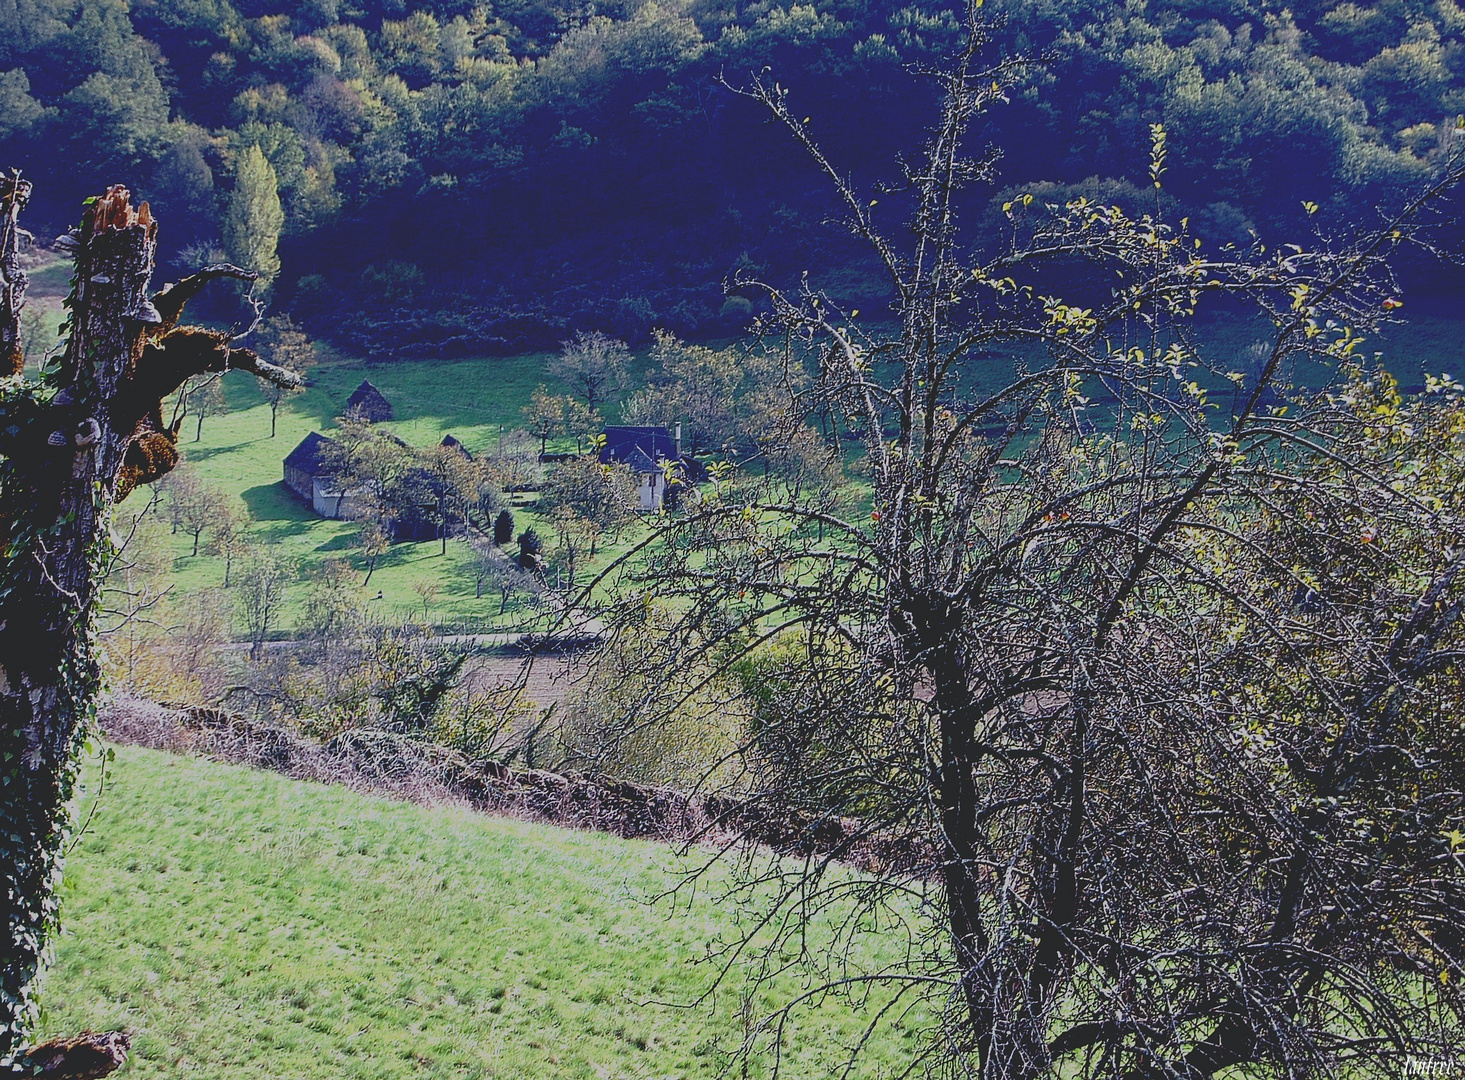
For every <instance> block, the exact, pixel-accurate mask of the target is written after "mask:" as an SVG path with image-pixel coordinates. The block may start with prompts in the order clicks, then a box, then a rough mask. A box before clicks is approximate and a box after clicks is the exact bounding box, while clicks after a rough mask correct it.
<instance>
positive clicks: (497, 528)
mask: <svg viewBox="0 0 1465 1080" xmlns="http://www.w3.org/2000/svg"><path fill="white" fill-rule="evenodd" d="M513 538H514V512H513V511H512V510H500V511H499V513H498V517H496V518H494V519H493V542H494V543H495V544H497V545H498V546H499V547H506V546H507V545H508V543H509V541H510V540H512V539H513Z"/></svg>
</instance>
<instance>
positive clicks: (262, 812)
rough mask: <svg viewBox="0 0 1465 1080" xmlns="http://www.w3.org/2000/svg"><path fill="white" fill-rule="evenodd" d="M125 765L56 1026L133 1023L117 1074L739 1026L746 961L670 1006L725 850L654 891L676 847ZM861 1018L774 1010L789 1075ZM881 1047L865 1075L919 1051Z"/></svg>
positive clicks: (697, 1071)
mask: <svg viewBox="0 0 1465 1080" xmlns="http://www.w3.org/2000/svg"><path fill="white" fill-rule="evenodd" d="M114 769H115V776H114V780H113V782H112V783H109V785H108V787H107V791H106V796H105V799H104V801H103V804H102V809H101V811H100V812H99V814H98V816H97V817H96V819H95V820H94V821H93V823H92V825H91V827H90V829H89V830H88V832H87V833H86V835H85V837H84V838H83V839H82V841H81V844H80V847H78V849H77V850H76V852H75V853H74V854H73V856H72V857H71V858H70V859H69V860H68V862H67V878H68V881H69V882H70V883H71V888H70V892H69V895H68V898H67V901H66V905H67V908H66V910H67V914H66V934H65V936H64V937H63V938H62V940H61V943H60V948H59V954H58V958H57V964H56V966H55V968H54V970H53V971H52V972H51V974H50V975H49V982H48V984H47V991H46V995H45V1003H46V1009H47V1011H46V1016H45V1029H46V1030H47V1031H56V1032H64V1031H75V1030H77V1029H79V1028H83V1027H93V1028H95V1027H99V1026H101V1027H113V1028H126V1029H130V1030H132V1031H134V1032H135V1033H136V1039H135V1048H136V1052H135V1054H134V1056H133V1060H132V1061H131V1063H130V1064H129V1065H128V1066H127V1068H126V1069H125V1070H124V1071H123V1072H122V1073H119V1074H118V1075H121V1076H135V1077H139V1078H140V1077H170V1078H180V1077H191V1076H197V1077H221V1076H226V1075H229V1076H261V1077H270V1078H272V1080H292V1078H296V1077H299V1078H306V1077H310V1078H316V1077H322V1076H331V1077H340V1078H358V1077H360V1078H367V1077H369V1078H373V1080H388V1078H393V1077H443V1078H447V1077H452V1078H454V1080H465V1078H487V1077H504V1078H511V1077H513V1078H521V1077H536V1078H540V1077H586V1078H590V1077H647V1078H650V1077H679V1078H688V1080H690V1078H693V1077H716V1076H718V1075H719V1074H720V1072H721V1070H722V1069H723V1068H724V1067H725V1065H726V1064H727V1056H726V1054H727V1051H728V1050H730V1049H732V1048H734V1047H736V1045H737V1044H738V1043H739V1042H740V1041H741V1039H742V1038H743V1034H744V1032H743V1028H742V1026H741V1021H740V1019H739V1016H740V1006H741V1000H740V997H739V993H738V987H737V983H736V980H734V981H733V982H732V983H730V984H729V985H728V986H727V987H725V988H724V989H723V991H722V992H720V993H719V994H718V995H717V996H716V997H715V998H712V999H710V1000H709V1001H708V1002H706V1003H703V1004H701V1005H698V1006H697V1007H694V1008H678V1007H676V1006H678V1005H687V1004H690V1003H691V1002H693V1001H694V999H696V998H697V997H698V996H699V995H700V994H701V993H702V992H703V991H704V990H706V989H707V988H708V987H709V985H710V981H709V980H710V978H711V974H712V969H711V967H710V966H700V967H694V966H693V964H692V962H693V961H695V960H696V959H698V958H699V957H703V956H705V955H706V950H707V946H708V944H709V943H710V942H711V941H712V940H713V939H715V938H716V937H718V936H719V935H720V934H723V933H727V932H729V931H730V930H731V929H732V927H733V926H734V923H735V920H736V919H737V917H738V909H737V907H736V905H733V904H729V903H726V902H719V900H718V897H717V891H718V890H717V881H719V880H722V879H721V877H720V876H719V877H718V878H714V879H712V880H710V881H707V882H704V883H703V886H704V887H703V888H702V889H701V890H699V892H698V894H697V896H696V898H695V900H694V902H692V903H691V904H690V905H688V904H687V903H685V902H682V903H680V904H678V905H676V906H675V907H673V905H672V904H671V903H669V902H656V903H651V902H649V898H650V897H653V896H654V895H656V894H658V893H660V892H662V891H663V890H665V889H666V888H668V887H669V886H670V885H672V884H674V883H675V882H676V880H677V874H678V871H679V869H680V868H684V867H685V866H687V865H689V864H687V863H684V862H679V861H678V860H676V859H674V858H673V857H672V855H671V854H670V853H669V851H668V850H667V849H666V848H665V847H662V846H660V845H656V844H651V843H642V842H633V841H625V840H619V839H615V838H611V837H607V836H604V835H598V834H590V833H579V832H569V831H566V830H562V829H556V828H551V827H546V826H537V825H527V824H523V823H520V822H516V821H512V820H507V819H498V818H487V817H482V816H479V815H475V814H472V813H469V812H467V811H464V810H460V809H456V808H453V807H439V808H423V807H420V806H415V805H412V804H408V803H397V802H389V801H385V800H381V799H375V798H369V797H365V796H361V795H357V794H354V793H352V792H349V791H346V790H343V789H340V788H328V787H320V786H316V785H311V784H305V783H301V782H298V781H291V780H285V779H282V778H280V777H277V776H274V775H271V774H265V773H255V772H252V771H249V770H246V769H242V768H239V767H235V766H225V765H218V764H213V763H210V762H207V761H200V760H195V759H187V758H177V757H173V756H170V755H167V754H162V753H159V752H156V751H149V750H141V749H136V748H128V747H118V748H117V762H116V764H115V766H114ZM88 775H89V776H93V778H94V775H93V773H92V772H91V767H89V772H88ZM707 886H711V887H710V888H708V887H707ZM815 929H816V928H814V927H811V931H813V930H815ZM869 959H870V958H868V957H862V958H860V960H862V961H868V960H869ZM857 962H858V961H857ZM797 982H798V977H797V971H796V970H795V971H790V972H789V973H788V975H787V976H786V977H784V978H782V979H780V980H778V981H777V983H775V984H771V985H767V986H765V987H764V988H763V990H762V991H761V992H760V995H759V996H758V997H757V998H756V999H755V1000H754V1002H753V1004H752V1008H753V1009H754V1010H755V1011H757V1012H762V1011H765V1010H766V1009H767V1008H768V1006H769V1003H770V1002H772V1001H773V1000H775V998H776V997H777V995H779V994H787V993H788V992H789V991H790V990H791V989H792V988H794V987H795V986H796V985H797ZM908 1021H909V1024H910V1028H909V1030H910V1031H911V1032H912V1033H913V1034H912V1038H914V1032H915V1031H917V1030H918V1029H919V1028H920V1027H922V1026H924V1025H925V1024H926V1023H927V1022H928V1018H927V1017H926V1016H925V1015H924V1013H923V1012H922V1011H920V1010H917V1011H915V1012H912V1013H910V1014H909V1015H908ZM859 1025H860V1016H859V1014H857V1013H856V1012H854V1011H851V1010H850V1009H848V1008H846V1007H845V1005H844V1004H843V1003H841V1002H836V1001H834V1000H826V1002H825V1003H824V1005H823V1006H821V1007H820V1008H818V1009H816V1010H814V1011H813V1013H812V1014H811V1015H809V1016H808V1017H807V1018H806V1020H805V1021H804V1022H802V1023H800V1024H799V1025H797V1026H796V1027H793V1028H791V1029H789V1031H788V1032H787V1034H786V1035H785V1037H784V1039H783V1044H782V1053H783V1055H784V1057H783V1065H784V1070H785V1072H784V1075H785V1076H788V1077H810V1078H813V1077H823V1076H827V1075H828V1070H829V1068H830V1063H831V1062H832V1061H834V1060H837V1055H838V1053H839V1048H840V1045H841V1044H843V1043H845V1042H848V1041H850V1040H852V1039H853V1038H854V1037H855V1036H856V1035H857V1033H858V1030H859ZM911 1045H914V1043H912V1044H911ZM867 1052H868V1053H870V1055H871V1056H870V1057H868V1058H867V1059H866V1062H865V1066H864V1071H862V1073H861V1075H862V1076H869V1077H877V1076H891V1075H895V1073H896V1072H897V1071H898V1069H899V1067H900V1066H901V1065H902V1057H903V1054H905V1053H908V1051H907V1049H906V1047H904V1046H903V1045H902V1040H901V1039H900V1037H898V1036H897V1037H895V1038H886V1039H884V1040H883V1041H881V1042H879V1043H877V1044H876V1045H874V1046H873V1047H871V1048H870V1049H869V1050H868V1051H867ZM764 1074H765V1073H764V1067H763V1066H762V1065H759V1064H757V1063H755V1064H754V1065H753V1066H752V1071H751V1072H750V1073H749V1074H747V1075H750V1076H762V1075H764Z"/></svg>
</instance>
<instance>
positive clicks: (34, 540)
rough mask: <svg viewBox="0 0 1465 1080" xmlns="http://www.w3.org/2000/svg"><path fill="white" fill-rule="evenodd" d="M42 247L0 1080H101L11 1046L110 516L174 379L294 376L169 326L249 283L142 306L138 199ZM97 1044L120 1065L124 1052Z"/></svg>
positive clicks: (158, 460)
mask: <svg viewBox="0 0 1465 1080" xmlns="http://www.w3.org/2000/svg"><path fill="white" fill-rule="evenodd" d="M28 195H29V185H28V184H26V183H25V182H24V181H21V180H20V179H19V177H18V176H17V175H14V174H12V175H11V176H10V177H8V178H4V179H3V180H0V211H3V215H0V273H3V276H4V281H3V283H0V285H3V288H0V344H3V343H6V342H12V341H17V340H18V336H19V335H18V331H19V322H20V309H21V305H22V303H23V302H24V289H25V278H24V274H23V272H22V271H21V269H20V263H19V258H18V255H19V244H20V237H21V235H22V233H21V232H20V230H19V229H18V227H17V226H16V217H17V215H18V214H19V212H20V210H21V209H23V207H24V205H25V201H26V198H27V196H28ZM57 247H58V249H61V250H65V251H67V252H69V253H70V254H72V255H73V257H74V258H75V260H76V275H75V277H74V279H73V286H72V292H71V296H70V297H69V298H68V300H67V305H68V307H69V309H70V310H69V316H70V322H69V326H70V339H69V342H68V345H67V348H66V350H65V353H64V354H63V356H62V358H61V360H60V363H59V365H57V367H56V368H55V369H53V370H48V371H47V372H45V373H44V374H43V375H42V377H41V378H40V379H39V380H27V379H26V378H25V376H24V373H23V372H22V371H21V365H20V362H19V360H18V358H17V357H16V355H15V354H13V353H12V354H10V355H11V358H10V360H9V362H8V368H7V369H6V371H4V372H0V375H5V376H6V377H5V378H4V379H3V381H0V407H3V415H0V556H3V558H0V823H3V825H0V878H3V884H0V912H3V918H4V923H5V927H4V933H5V935H6V937H5V939H4V941H3V942H0V965H3V966H0V1073H4V1072H5V1071H6V1069H7V1068H8V1069H10V1070H11V1071H17V1072H23V1073H26V1074H28V1075H29V1074H32V1073H36V1072H37V1071H38V1070H40V1071H41V1072H42V1074H43V1075H49V1076H57V1077H61V1076H67V1075H97V1076H100V1075H104V1072H96V1071H95V1069H97V1068H100V1067H102V1065H103V1064H105V1062H103V1059H102V1058H101V1057H95V1055H94V1058H95V1060H92V1059H88V1060H89V1061H90V1064H89V1065H87V1069H89V1070H92V1071H88V1072H85V1073H82V1072H78V1071H76V1070H74V1069H71V1070H68V1066H67V1065H66V1061H67V1060H68V1059H67V1058H66V1056H65V1055H60V1056H58V1055H57V1054H56V1052H55V1048H56V1046H57V1045H58V1044H55V1043H52V1044H47V1047H48V1049H47V1053H48V1054H49V1055H50V1056H49V1057H48V1058H47V1063H43V1062H41V1061H40V1060H39V1059H38V1058H35V1057H32V1056H31V1054H33V1053H37V1052H39V1050H40V1048H39V1047H33V1048H31V1050H30V1051H26V1050H25V1049H24V1040H25V1037H26V1035H27V1032H28V1028H29V1025H30V1024H31V1022H32V1021H33V1019H34V1008H33V1004H32V989H33V986H34V983H35V979H36V976H37V974H38V973H39V970H40V967H41V964H42V962H43V959H44V956H45V950H46V946H47V943H48V941H49V939H50V937H51V935H52V933H53V932H54V930H55V927H56V915H57V900H56V886H57V884H58V883H59V879H60V875H61V860H62V853H63V848H64V841H65V837H66V834H67V832H68V828H69V824H70V822H69V814H68V804H69V802H70V799H71V795H72V790H73V787H74V784H75V781H76V772H77V759H78V753H79V749H80V744H81V741H82V740H83V738H84V737H85V732H86V729H87V727H88V722H89V720H90V719H91V717H92V715H93V712H94V710H95V706H96V698H97V694H98V691H99V689H100V685H101V673H100V668H99V666H98V661H97V656H96V651H95V643H94V637H95V632H96V628H95V612H96V605H97V597H98V593H99V591H100V589H101V585H102V576H103V572H104V570H105V567H106V564H107V562H108V558H109V555H110V553H111V545H110V541H109V530H108V521H109V518H110V511H111V506H112V504H113V503H114V502H116V501H120V500H121V499H123V498H126V496H127V494H128V493H129V492H130V491H131V490H132V489H133V488H134V487H136V486H137V485H138V484H145V483H151V482H153V481H155V480H157V479H159V478H160V477H161V476H163V475H164V474H166V473H167V472H168V471H169V470H170V469H171V468H172V467H173V466H174V465H175V464H176V463H177V461H178V452H177V449H176V443H177V438H178V432H177V427H176V425H174V426H172V427H169V426H167V425H165V424H164V423H163V420H162V401H163V399H164V398H166V397H168V396H169V395H170V394H172V393H173V392H174V391H175V390H177V389H178V387H179V386H181V385H182V383H183V382H184V380H186V379H187V378H189V377H190V376H192V375H198V374H202V373H204V372H206V371H224V370H227V369H229V368H236V367H237V368H242V369H244V370H248V371H251V372H253V373H255V374H257V375H260V376H261V377H264V378H269V379H276V380H282V381H285V382H287V383H293V382H294V381H295V377H294V376H292V375H291V374H290V373H287V372H283V371H281V369H278V368H275V367H273V365H269V364H264V363H262V362H261V361H260V360H259V358H258V357H257V356H255V355H254V353H252V352H251V351H250V350H248V349H243V348H238V347H236V346H235V344H234V339H233V338H232V337H231V336H230V335H229V334H226V333H222V332H217V331H211V330H204V329H201V328H197V327H186V326H179V325H178V319H179V317H180V315H181V313H182V308H183V304H184V303H185V302H186V301H187V300H188V298H189V297H190V296H192V295H193V294H194V293H196V292H197V291H198V289H199V288H200V287H201V286H202V285H203V284H205V283H207V282H208V281H210V280H213V279H217V278H240V279H244V280H252V279H253V278H254V276H255V275H254V274H253V273H251V272H249V271H244V270H240V269H238V268H236V267H232V266H230V267H222V266H220V267H209V268H207V269H205V270H204V271H201V272H200V273H199V274H197V275H194V276H193V277H191V278H187V279H185V280H184V281H181V282H179V283H178V284H177V285H176V286H171V287H165V288H164V290H163V291H162V292H160V293H158V294H157V295H155V296H149V293H148V287H149V284H150V281H151V278H152V272H153V263H154V256H155V254H156V250H157V223H156V222H155V221H153V219H152V217H151V214H150V212H149V209H148V205H147V203H143V204H141V205H140V206H139V207H137V208H136V209H135V210H134V209H133V208H132V206H131V204H130V200H129V195H128V192H127V191H126V189H124V188H121V187H113V188H111V189H109V190H108V191H107V193H106V194H105V195H103V196H102V197H100V198H98V199H94V200H90V201H89V205H88V206H87V208H86V210H85V212H84V214H83V216H82V222H81V225H80V228H79V229H75V230H73V231H72V232H71V233H70V234H69V235H68V236H66V237H62V238H61V239H60V240H58V242H57ZM68 1045H69V1044H68ZM108 1045H109V1046H111V1047H112V1049H113V1050H115V1051H116V1054H114V1055H113V1056H115V1057H117V1059H118V1061H119V1062H120V1055H121V1052H122V1050H123V1049H125V1040H124V1041H123V1042H121V1043H119V1042H116V1041H114V1042H112V1043H109V1044H108ZM104 1056H105V1055H104ZM112 1067H113V1068H115V1065H113V1066H112ZM105 1071H110V1069H107V1070H105Z"/></svg>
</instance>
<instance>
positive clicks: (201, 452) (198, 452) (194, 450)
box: [183, 439, 258, 464]
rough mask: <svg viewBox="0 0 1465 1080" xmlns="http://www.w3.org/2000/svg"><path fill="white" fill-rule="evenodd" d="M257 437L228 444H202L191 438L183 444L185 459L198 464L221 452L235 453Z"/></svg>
mask: <svg viewBox="0 0 1465 1080" xmlns="http://www.w3.org/2000/svg"><path fill="white" fill-rule="evenodd" d="M257 441H258V440H256V439H246V440H245V441H244V442H237V443H230V444H229V445H228V446H200V445H199V444H198V443H196V442H193V441H192V440H189V441H188V442H186V443H184V444H183V460H184V461H189V462H193V463H194V464H197V463H198V462H200V461H207V460H208V459H209V458H214V457H218V456H219V455H221V454H229V453H233V452H234V451H235V450H239V449H241V448H243V447H246V446H248V445H249V444H250V443H252V442H257Z"/></svg>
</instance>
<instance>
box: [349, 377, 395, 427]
mask: <svg viewBox="0 0 1465 1080" xmlns="http://www.w3.org/2000/svg"><path fill="white" fill-rule="evenodd" d="M352 409H355V410H356V411H357V412H359V413H360V414H361V415H362V416H364V417H366V419H368V420H371V421H373V422H375V421H378V420H390V419H391V418H392V403H391V402H390V401H388V400H387V399H386V398H385V397H384V396H383V395H382V392H381V391H380V390H378V389H377V388H376V387H375V386H372V385H371V381H370V380H369V379H362V380H361V385H360V386H358V387H357V388H356V389H355V390H354V391H352V393H351V396H350V397H349V398H347V399H346V411H347V412H350V411H351V410H352Z"/></svg>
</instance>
